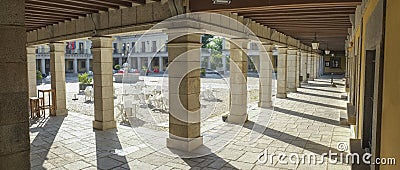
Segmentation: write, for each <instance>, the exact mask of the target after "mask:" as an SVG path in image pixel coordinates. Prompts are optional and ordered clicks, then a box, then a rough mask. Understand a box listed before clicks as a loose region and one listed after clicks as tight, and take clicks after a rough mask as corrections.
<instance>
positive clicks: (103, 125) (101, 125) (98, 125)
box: [93, 120, 117, 130]
mask: <svg viewBox="0 0 400 170" xmlns="http://www.w3.org/2000/svg"><path fill="white" fill-rule="evenodd" d="M116 127H117V122H116V121H115V120H112V121H108V122H100V121H97V120H93V129H97V130H107V129H114V128H116Z"/></svg>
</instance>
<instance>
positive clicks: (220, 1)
mask: <svg viewBox="0 0 400 170" xmlns="http://www.w3.org/2000/svg"><path fill="white" fill-rule="evenodd" d="M231 2H232V0H213V4H214V5H229V4H231Z"/></svg>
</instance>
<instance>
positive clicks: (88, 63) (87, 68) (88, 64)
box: [85, 58, 90, 73]
mask: <svg viewBox="0 0 400 170" xmlns="http://www.w3.org/2000/svg"><path fill="white" fill-rule="evenodd" d="M85 66H86V72H87V73H89V71H90V58H86V64H85Z"/></svg>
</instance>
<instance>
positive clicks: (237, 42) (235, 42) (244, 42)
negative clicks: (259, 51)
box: [229, 38, 250, 49]
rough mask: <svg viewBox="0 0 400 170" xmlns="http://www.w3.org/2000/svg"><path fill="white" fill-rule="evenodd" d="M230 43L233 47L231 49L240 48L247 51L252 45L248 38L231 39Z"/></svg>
mask: <svg viewBox="0 0 400 170" xmlns="http://www.w3.org/2000/svg"><path fill="white" fill-rule="evenodd" d="M229 43H230V45H231V49H233V48H234V47H239V48H241V49H247V46H248V45H249V43H250V40H249V39H246V38H231V39H229Z"/></svg>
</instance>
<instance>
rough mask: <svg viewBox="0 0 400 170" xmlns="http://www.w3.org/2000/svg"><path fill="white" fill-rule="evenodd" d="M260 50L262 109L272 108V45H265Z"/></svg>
mask: <svg viewBox="0 0 400 170" xmlns="http://www.w3.org/2000/svg"><path fill="white" fill-rule="evenodd" d="M263 46H264V48H260V67H259V68H258V69H259V70H258V71H259V77H260V88H259V89H260V90H259V96H260V97H259V100H260V102H259V104H258V106H259V107H261V108H269V107H271V106H272V70H273V68H272V67H273V66H272V61H271V58H272V47H273V46H272V45H263Z"/></svg>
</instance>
